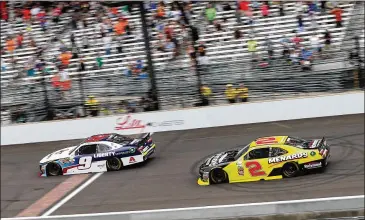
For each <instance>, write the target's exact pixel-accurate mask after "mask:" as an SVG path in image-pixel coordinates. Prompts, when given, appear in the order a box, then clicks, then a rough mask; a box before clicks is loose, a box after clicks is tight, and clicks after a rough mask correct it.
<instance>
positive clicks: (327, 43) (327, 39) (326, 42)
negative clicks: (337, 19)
mask: <svg viewBox="0 0 365 220" xmlns="http://www.w3.org/2000/svg"><path fill="white" fill-rule="evenodd" d="M323 38H324V48H325V50H329V49H330V47H331V42H332V37H331V34H330V32H329V31H328V30H326V33H324V36H323Z"/></svg>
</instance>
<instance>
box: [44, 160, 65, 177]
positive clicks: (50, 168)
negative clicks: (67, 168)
mask: <svg viewBox="0 0 365 220" xmlns="http://www.w3.org/2000/svg"><path fill="white" fill-rule="evenodd" d="M46 170H47V176H58V175H62V168H61V166H60V165H59V164H58V163H53V162H52V163H49V164H48V165H47V167H46Z"/></svg>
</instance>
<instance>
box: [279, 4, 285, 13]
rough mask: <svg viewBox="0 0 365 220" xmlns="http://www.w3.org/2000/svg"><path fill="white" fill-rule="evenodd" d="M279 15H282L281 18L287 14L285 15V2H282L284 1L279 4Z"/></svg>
mask: <svg viewBox="0 0 365 220" xmlns="http://www.w3.org/2000/svg"><path fill="white" fill-rule="evenodd" d="M279 14H280V16H285V13H284V2H282V1H280V2H279Z"/></svg>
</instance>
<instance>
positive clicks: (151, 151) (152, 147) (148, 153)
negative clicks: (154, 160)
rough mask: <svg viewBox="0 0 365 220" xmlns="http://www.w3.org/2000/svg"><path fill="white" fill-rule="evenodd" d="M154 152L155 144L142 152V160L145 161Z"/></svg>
mask: <svg viewBox="0 0 365 220" xmlns="http://www.w3.org/2000/svg"><path fill="white" fill-rule="evenodd" d="M155 150H156V144H153V145H152V146H151V147H150V149H148V150H147V151H146V152H144V153H143V154H142V155H143V160H147V159H148V158H149V157H150V156H151V155H152V154H153V153H155Z"/></svg>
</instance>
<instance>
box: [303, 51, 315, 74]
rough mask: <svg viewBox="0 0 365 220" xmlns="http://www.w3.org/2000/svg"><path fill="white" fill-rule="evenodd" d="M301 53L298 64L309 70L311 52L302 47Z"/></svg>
mask: <svg viewBox="0 0 365 220" xmlns="http://www.w3.org/2000/svg"><path fill="white" fill-rule="evenodd" d="M301 52H302V55H301V58H300V64H301V66H302V69H303V70H310V69H311V66H312V60H313V56H312V55H313V53H312V51H311V50H309V49H307V48H303V49H302V51H301Z"/></svg>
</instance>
